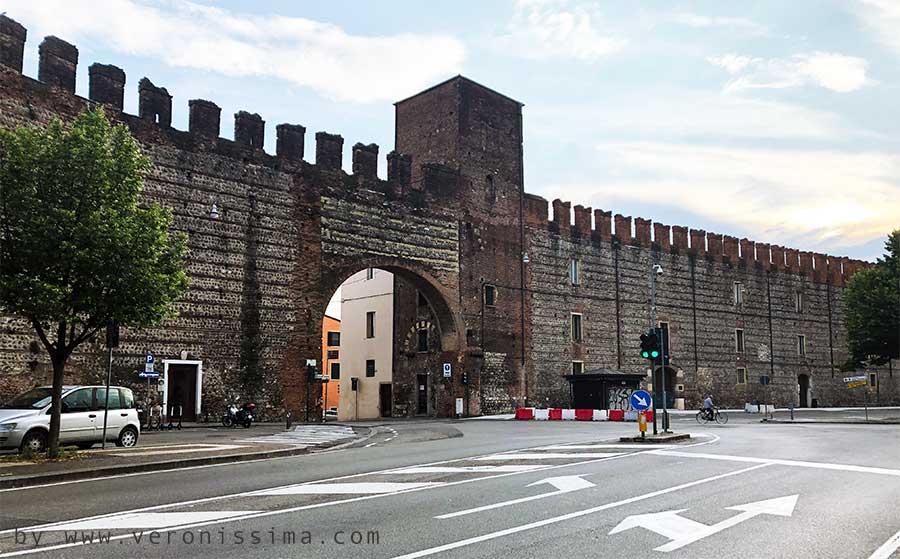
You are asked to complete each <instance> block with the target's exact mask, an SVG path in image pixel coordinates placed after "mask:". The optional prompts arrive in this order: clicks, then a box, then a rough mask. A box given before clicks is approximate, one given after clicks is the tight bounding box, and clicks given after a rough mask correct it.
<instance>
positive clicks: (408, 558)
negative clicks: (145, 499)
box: [0, 455, 770, 559]
mask: <svg viewBox="0 0 900 559" xmlns="http://www.w3.org/2000/svg"><path fill="white" fill-rule="evenodd" d="M629 456H630V455H629ZM768 466H770V464H757V465H755V466H750V467H749V468H743V469H740V470H735V471H733V472H728V473H724V474H719V475H715V476H711V477H706V478H703V479H698V480H696V481H690V482H687V483H682V484H680V485H675V486H672V487H667V488H666V489H660V490H657V491H651V492H650V493H644V494H643V495H637V496H635V497H629V498H627V499H622V500H621V501H614V502H612V503H606V504H603V505H599V506H596V507H591V508H589V509H584V510H580V511H576V512H570V513H568V514H563V515H560V516H554V517H553V518H547V519H545V520H539V521H537V522H531V523H528V524H522V525H521V526H515V527H513V528H507V529H505V530H498V531H496V532H491V533H489V534H483V535H481V536H475V537H473V538H466V539H464V540H459V541H456V542H452V543H448V544H444V545H439V546H436V547H431V548H428V549H423V550H420V551H416V552H413V553H407V554H406V555H398V556H396V557H394V558H393V559H416V558H417V557H426V556H428V555H434V554H436V553H441V552H443V551H450V550H451V549H459V548H460V547H466V546H469V545H472V544H476V543H481V542H485V541H489V540H493V539H496V538H501V537H503V536H508V535H510V534H517V533H519V532H524V531H526V530H532V529H534V528H540V527H542V526H548V525H551V524H557V523H559V522H565V521H567V520H571V519H573V518H578V517H581V516H586V515H589V514H594V513H595V512H600V511H604V510H608V509H612V508H616V507H620V506H623V505H629V504H631V503H636V502H638V501H644V500H646V499H652V498H653V497H658V496H660V495H665V494H667V493H674V492H675V491H681V490H682V489H688V488H690V487H695V486H698V485H703V484H704V483H710V482H713V481H718V480H720V479H724V478H727V477H731V476H736V475H741V474H745V473H747V472H751V471H753V470H758V469H760V468H766V467H768ZM0 557H2V556H0Z"/></svg>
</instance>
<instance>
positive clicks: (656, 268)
mask: <svg viewBox="0 0 900 559" xmlns="http://www.w3.org/2000/svg"><path fill="white" fill-rule="evenodd" d="M663 273H664V271H663V267H662V266H660V265H659V264H654V265H653V267H652V268H651V269H650V328H651V329H652V330H653V331H655V332H658V333H660V334H661V333H662V330H660V329H658V328H657V327H656V280H657V278H661V277H662V275H663ZM667 334H668V332H667ZM658 339H659V344H660V351H659V363H660V370H659V374H658V375H657V374H656V372H655V371H654V374H653V377H652V378H653V385H654V387H657V388H656V390H654V392H656V393H657V394H661V395H662V397H661V398H660V399H661V400H662V402H661V403H662V413H663V419H662V429H663V432H664V433H668V432H669V421H668V411H667V410H666V351H665V347H666V346H665V341H666V340H664V339H663V336H658ZM660 380H661V381H662V382H661V383H658V381H660ZM655 411H656V410H655V409H654V412H655ZM653 434H654V435H655V434H657V422H656V413H654V414H653Z"/></svg>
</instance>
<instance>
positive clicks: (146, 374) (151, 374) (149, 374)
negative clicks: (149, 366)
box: [138, 371, 159, 378]
mask: <svg viewBox="0 0 900 559" xmlns="http://www.w3.org/2000/svg"><path fill="white" fill-rule="evenodd" d="M138 376H139V377H141V378H159V373H154V372H153V371H144V372H141V373H138Z"/></svg>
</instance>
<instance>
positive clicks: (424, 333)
mask: <svg viewBox="0 0 900 559" xmlns="http://www.w3.org/2000/svg"><path fill="white" fill-rule="evenodd" d="M418 342H419V343H418V347H419V353H425V352H427V351H428V328H419V330H418Z"/></svg>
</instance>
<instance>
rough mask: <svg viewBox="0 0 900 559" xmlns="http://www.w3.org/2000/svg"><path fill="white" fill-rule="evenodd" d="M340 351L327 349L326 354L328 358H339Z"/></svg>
mask: <svg viewBox="0 0 900 559" xmlns="http://www.w3.org/2000/svg"><path fill="white" fill-rule="evenodd" d="M340 353H341V352H339V351H338V350H336V349H329V350H328V353H327V356H328V358H329V359H340Z"/></svg>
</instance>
